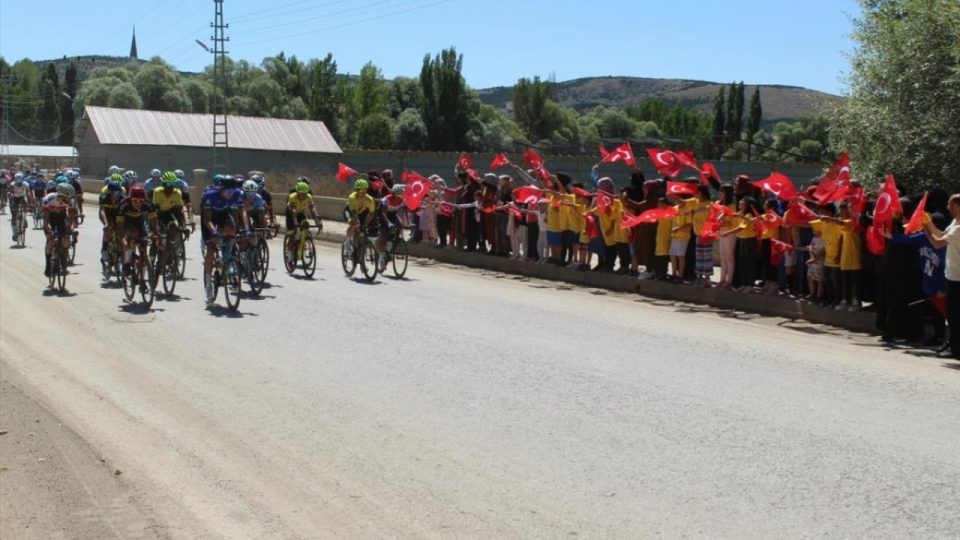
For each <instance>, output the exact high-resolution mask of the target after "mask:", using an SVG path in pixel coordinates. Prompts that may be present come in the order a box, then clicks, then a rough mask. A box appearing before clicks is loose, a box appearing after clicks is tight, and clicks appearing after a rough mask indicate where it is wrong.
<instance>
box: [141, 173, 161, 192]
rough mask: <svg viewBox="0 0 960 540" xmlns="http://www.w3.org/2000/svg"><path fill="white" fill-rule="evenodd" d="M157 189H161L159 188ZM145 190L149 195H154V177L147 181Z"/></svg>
mask: <svg viewBox="0 0 960 540" xmlns="http://www.w3.org/2000/svg"><path fill="white" fill-rule="evenodd" d="M157 187H159V186H157ZM144 189H146V190H147V193H153V190H154V185H153V177H152V176H151V177H150V178H148V179H147V183H146V184H144Z"/></svg>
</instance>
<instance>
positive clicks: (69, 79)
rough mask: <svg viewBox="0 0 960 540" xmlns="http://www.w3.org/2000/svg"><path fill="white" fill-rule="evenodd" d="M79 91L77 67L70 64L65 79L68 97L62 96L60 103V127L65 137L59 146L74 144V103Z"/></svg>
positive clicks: (72, 63) (64, 90)
mask: <svg viewBox="0 0 960 540" xmlns="http://www.w3.org/2000/svg"><path fill="white" fill-rule="evenodd" d="M79 90H80V85H79V82H78V81H77V65H76V64H75V63H74V62H70V63H69V64H67V69H66V70H65V71H64V77H63V92H64V93H65V94H66V96H63V95H61V96H60V99H61V100H62V101H61V102H60V125H61V126H63V136H62V137H61V138H60V141H59V144H62V145H72V144H73V126H74V121H75V118H76V117H75V116H74V114H73V103H74V100H75V99H76V97H77V92H78V91H79ZM67 96H69V97H67Z"/></svg>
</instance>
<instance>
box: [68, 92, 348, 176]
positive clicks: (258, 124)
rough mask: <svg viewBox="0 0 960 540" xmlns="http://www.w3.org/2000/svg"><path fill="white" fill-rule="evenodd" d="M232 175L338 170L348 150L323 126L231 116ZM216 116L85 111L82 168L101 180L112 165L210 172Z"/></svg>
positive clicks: (142, 171) (79, 145)
mask: <svg viewBox="0 0 960 540" xmlns="http://www.w3.org/2000/svg"><path fill="white" fill-rule="evenodd" d="M228 123H229V130H230V172H244V171H249V170H254V169H256V170H261V171H265V172H267V173H269V174H273V175H282V174H285V173H286V174H291V175H293V174H308V175H310V174H316V171H329V170H334V169H336V161H337V156H339V155H340V154H341V153H342V152H343V151H342V150H341V149H340V146H339V145H338V144H337V142H336V141H335V140H334V139H333V136H332V135H330V131H329V130H328V129H327V127H326V126H325V125H324V124H323V122H315V121H308V120H283V119H276V118H252V117H246V116H230V117H229V118H228ZM212 147H213V116H212V115H209V114H188V113H173V112H163V111H142V110H136V109H111V108H106V107H86V109H85V114H84V118H83V119H82V120H81V125H80V130H79V133H78V140H77V149H78V153H79V161H80V168H81V170H82V171H83V173H84V174H85V175H92V176H93V175H96V176H102V175H105V174H106V171H107V169H108V168H109V167H110V165H118V166H120V167H123V168H125V169H132V170H135V171H137V172H138V173H139V174H140V175H141V176H143V175H144V174H146V173H147V172H148V171H149V170H150V169H153V168H158V169H161V170H170V169H183V170H184V171H188V172H189V171H191V170H194V169H210V168H211V166H212V160H213V153H212Z"/></svg>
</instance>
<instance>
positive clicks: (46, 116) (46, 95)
mask: <svg viewBox="0 0 960 540" xmlns="http://www.w3.org/2000/svg"><path fill="white" fill-rule="evenodd" d="M37 92H38V95H37V97H38V99H39V102H40V107H39V109H38V111H37V114H38V120H39V122H40V133H41V137H42V138H43V140H44V141H45V142H48V141H53V140H59V139H60V137H61V134H60V102H61V101H62V99H63V98H62V97H61V96H60V92H62V90H61V89H60V76H59V75H58V74H57V68H56V67H54V65H53V64H47V67H46V69H45V70H44V71H43V74H42V75H41V76H40V86H39V87H38V88H37Z"/></svg>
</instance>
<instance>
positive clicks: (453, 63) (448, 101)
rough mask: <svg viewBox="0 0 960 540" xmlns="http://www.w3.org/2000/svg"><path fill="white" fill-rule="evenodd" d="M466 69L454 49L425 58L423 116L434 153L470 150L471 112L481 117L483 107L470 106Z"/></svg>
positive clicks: (422, 89)
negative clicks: (468, 135) (463, 72)
mask: <svg viewBox="0 0 960 540" xmlns="http://www.w3.org/2000/svg"><path fill="white" fill-rule="evenodd" d="M462 69H463V55H457V51H456V49H454V48H453V47H451V48H449V49H444V50H443V51H440V53H439V54H437V55H436V56H435V57H433V58H431V57H430V55H429V54H428V55H426V56H425V57H424V58H423V67H422V68H421V69H420V89H421V92H422V94H423V105H422V107H421V108H420V112H421V114H422V115H423V121H424V123H425V124H426V125H427V133H428V134H429V142H430V144H429V148H430V149H432V150H466V149H468V146H469V140H468V138H467V132H468V131H469V130H470V127H471V121H472V118H471V111H473V114H477V113H478V112H479V104H477V106H476V107H471V106H470V103H469V96H468V93H467V84H466V82H465V81H464V79H463V75H461V71H462Z"/></svg>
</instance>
